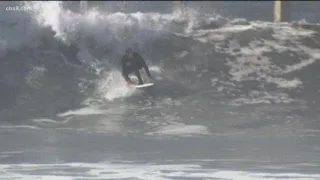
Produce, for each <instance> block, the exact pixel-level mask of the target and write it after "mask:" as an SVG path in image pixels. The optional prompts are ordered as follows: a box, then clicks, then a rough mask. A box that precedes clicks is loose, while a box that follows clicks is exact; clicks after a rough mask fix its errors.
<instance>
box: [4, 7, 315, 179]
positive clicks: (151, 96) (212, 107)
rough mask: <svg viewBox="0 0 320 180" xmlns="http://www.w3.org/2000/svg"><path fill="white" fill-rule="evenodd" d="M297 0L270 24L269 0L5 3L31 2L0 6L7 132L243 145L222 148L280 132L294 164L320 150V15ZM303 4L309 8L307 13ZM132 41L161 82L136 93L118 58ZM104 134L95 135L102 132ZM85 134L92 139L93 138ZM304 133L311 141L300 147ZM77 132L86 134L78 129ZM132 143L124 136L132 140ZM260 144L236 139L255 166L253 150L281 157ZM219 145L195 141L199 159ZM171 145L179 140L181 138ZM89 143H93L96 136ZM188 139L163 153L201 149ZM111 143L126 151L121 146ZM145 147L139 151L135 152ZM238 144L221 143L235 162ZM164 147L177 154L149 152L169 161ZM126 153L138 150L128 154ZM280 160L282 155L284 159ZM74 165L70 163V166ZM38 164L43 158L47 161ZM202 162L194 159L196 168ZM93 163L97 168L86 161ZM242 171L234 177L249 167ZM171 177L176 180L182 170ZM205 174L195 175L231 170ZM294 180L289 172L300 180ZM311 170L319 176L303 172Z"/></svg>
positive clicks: (287, 159)
mask: <svg viewBox="0 0 320 180" xmlns="http://www.w3.org/2000/svg"><path fill="white" fill-rule="evenodd" d="M292 3H293V6H292V8H293V9H294V10H293V13H292V21H290V22H289V23H281V24H275V23H272V22H271V21H272V17H271V15H270V14H271V12H272V9H273V4H272V2H271V1H270V2H250V4H248V3H247V2H243V3H242V4H241V5H240V3H234V2H209V1H208V2H201V3H198V2H188V3H187V4H188V6H187V7H185V8H179V7H178V6H173V5H172V3H171V2H142V1H141V2H92V3H89V5H88V6H87V8H84V7H85V6H83V5H82V6H80V5H79V3H78V2H72V1H70V2H56V1H52V2H51V1H46V2H1V3H0V6H1V7H8V6H16V5H17V6H24V7H28V8H29V10H28V11H0V13H1V14H0V23H1V26H0V87H1V88H0V99H1V101H0V131H1V132H2V131H10V132H12V133H17V134H22V133H24V132H25V131H27V130H30V131H32V132H33V131H35V132H37V133H40V135H39V134H37V135H35V137H41V136H43V135H46V133H44V134H42V133H43V132H44V131H50V132H51V131H52V130H56V131H57V134H58V132H60V131H62V132H64V131H69V130H70V133H71V132H72V133H78V132H85V133H92V132H93V133H97V134H99V133H102V134H107V136H109V135H110V136H113V135H119V136H127V135H129V136H131V135H133V136H139V137H140V136H142V137H148V138H151V139H153V138H154V139H156V140H159V139H166V138H169V137H170V138H173V139H174V138H191V139H192V138H201V137H202V138H209V139H210V138H211V137H212V138H213V139H215V138H217V139H218V140H216V141H215V143H218V144H219V143H222V147H223V148H227V149H228V148H230V149H232V147H233V146H232V145H230V146H229V145H226V146H223V142H222V141H223V140H225V139H224V138H230V139H237V138H244V139H246V140H248V139H250V140H252V141H255V140H256V139H259V140H260V141H262V142H265V141H263V140H265V139H267V138H275V139H278V138H280V139H282V140H283V141H282V140H279V142H285V143H284V144H285V145H287V146H288V147H292V148H291V149H288V148H287V146H285V145H283V146H281V145H280V144H281V143H278V141H275V142H274V143H275V144H274V147H278V145H279V146H281V147H283V148H279V152H281V153H282V155H283V158H284V159H285V160H283V161H285V162H282V163H279V164H287V165H288V169H290V168H291V164H290V163H291V161H290V160H292V159H290V158H291V156H289V155H292V154H295V153H301V152H302V151H303V152H308V153H309V152H310V153H311V154H312V153H314V154H315V152H319V146H316V147H317V148H318V149H317V150H316V149H315V150H310V151H309V150H308V149H303V148H306V146H304V145H306V144H308V143H310V144H319V143H316V142H318V141H316V140H314V139H312V138H311V137H318V136H319V131H320V123H319V121H318V119H319V113H318V111H319V108H318V107H319V105H320V103H319V100H320V98H319V97H320V96H319V89H320V83H319V79H320V71H319V70H318V69H319V67H320V64H319V59H320V50H319V48H320V34H319V32H320V26H319V24H317V23H318V22H317V21H318V19H317V18H318V17H319V12H318V10H317V9H313V8H311V7H310V6H312V7H315V6H314V5H310V2H309V5H305V4H307V3H302V2H292ZM298 7H299V8H301V10H300V11H298V10H297V9H298ZM213 9H214V10H215V11H214V12H213ZM303 9H304V10H303ZM299 12H309V13H305V16H304V18H305V19H302V18H300V16H299ZM239 17H244V18H239ZM301 19H302V20H301ZM129 46H130V47H133V48H134V50H135V51H137V52H139V53H140V54H141V55H142V56H143V57H144V58H145V60H146V62H147V64H149V65H150V69H151V73H152V74H153V75H154V76H155V79H156V80H155V85H154V86H153V87H151V88H146V89H143V90H136V89H132V88H129V87H127V86H126V83H125V82H124V80H123V78H122V77H121V73H120V72H119V68H120V66H119V64H120V58H121V56H122V55H123V53H124V51H125V49H126V48H127V47H129ZM142 74H143V76H145V74H144V73H142ZM74 131H77V132H74ZM49 134H50V133H49ZM57 134H55V135H52V134H51V135H52V137H50V138H53V139H50V138H49V137H48V138H49V139H50V140H51V141H50V143H53V144H54V145H52V146H53V147H56V146H60V145H61V146H63V145H64V144H65V145H67V144H68V142H67V139H68V137H64V135H63V133H62V134H60V135H57ZM97 134H96V135H95V136H97V138H99V137H100V136H99V135H97ZM82 135H83V134H82ZM17 136H18V135H17ZM60 136H61V137H63V138H61V139H60V140H61V142H64V143H62V144H59V143H56V144H55V142H56V141H57V139H54V138H58V137H60ZM83 136H84V137H83V138H84V139H85V138H88V137H89V135H88V137H87V136H85V135H83ZM8 137H9V136H8ZM287 137H290V138H292V139H293V140H292V139H290V140H288V139H286V138H287ZM301 137H310V138H311V139H308V142H305V141H304V142H303V143H302V141H303V140H301V139H300V138H301ZM69 138H71V137H69ZM72 138H75V139H77V137H76V136H75V137H74V136H72ZM72 138H71V139H72ZM117 138H118V137H117ZM219 138H222V139H223V140H222V141H220V140H219ZM263 138H265V139H263ZM111 139H112V138H111ZM244 139H242V140H239V141H241V142H242V141H244ZM262 139H263V140H262ZM0 140H1V138H0ZM291 140H292V141H291ZM71 141H73V140H70V142H71ZM78 141H79V142H80V140H78ZM92 141H95V140H92ZM110 141H112V142H113V141H116V140H110ZM127 141H129V140H127V139H126V138H124V139H121V142H123V143H124V144H126V143H127ZM135 141H137V144H139V142H140V140H135ZM159 141H160V140H159ZM248 141H249V140H248ZM260 141H259V142H260ZM41 142H42V141H41ZM57 142H58V141H57ZM59 142H60V141H59ZM101 142H104V140H103V139H101ZM192 142H193V141H192ZM208 142H210V143H211V140H208ZM246 142H247V141H246ZM259 142H256V143H252V144H250V143H248V148H247V149H246V148H241V147H243V146H242V145H241V144H239V142H238V141H237V143H238V145H237V146H236V149H239V147H240V151H241V150H242V151H241V152H238V153H239V154H241V158H244V159H245V160H243V161H246V162H248V164H250V163H251V160H248V158H249V157H248V155H247V154H246V153H245V152H246V151H247V150H249V152H251V153H252V154H253V156H254V157H253V158H256V159H259V160H261V162H262V161H263V162H266V164H267V165H270V164H268V163H267V161H268V162H269V159H268V158H270V156H271V155H272V154H271V155H270V154H268V152H264V151H258V150H255V149H250V147H255V146H260V145H261V144H259ZM295 142H298V143H295ZM16 143H18V142H16ZM43 143H44V144H45V143H47V142H43ZM147 143H148V142H147ZM150 143H151V142H150ZM210 143H209V144H210ZM277 143H278V144H277ZM286 143H288V144H286ZM290 143H292V144H290ZM300 143H302V146H299V145H301V144H300ZM304 143H306V144H304ZM106 144H107V143H106ZM178 144H179V143H178ZM195 144H197V143H195ZM209 144H206V143H203V142H202V143H201V146H204V147H207V148H204V149H202V150H199V149H196V147H193V149H192V148H191V149H192V150H195V151H197V152H198V154H199V157H200V155H203V156H205V158H210V157H211V155H212V154H211V153H212V152H211V151H210V149H213V148H214V147H213V145H212V147H211V145H209ZM297 144H298V145H297ZM308 145H309V144H308ZM8 146H9V145H8ZM170 146H171V147H176V146H175V143H172V142H171V141H170V142H169V143H168V147H170ZM196 146H197V145H196ZM261 146H262V145H261ZM296 146H299V148H300V149H299V148H296ZM87 147H88V148H89V147H90V148H91V144H87ZM93 147H94V146H93ZM116 147H118V146H116ZM153 147H155V148H160V149H161V148H163V147H158V146H157V145H154V144H152V146H150V148H151V149H152V148H153ZM181 147H184V146H183V145H182V144H181V146H179V147H178V145H177V148H176V149H175V150H174V149H170V148H169V150H168V149H163V152H168V154H170V153H169V152H171V151H170V150H172V151H173V152H174V153H173V154H171V155H172V156H174V155H177V156H178V157H181V158H187V157H190V156H193V155H194V153H193V152H191V150H190V151H187V150H186V152H187V153H186V154H179V152H178V149H179V148H180V150H181V151H182V150H184V149H185V148H181ZM198 147H199V146H198ZM263 147H264V148H265V149H268V148H269V147H268V146H267V145H264V146H263ZM63 148H64V147H63ZM63 148H62V149H63ZM90 148H89V149H90ZM119 149H121V147H120V146H119V147H118V150H119ZM91 150H92V151H94V150H95V149H91ZM112 150H114V152H115V153H116V152H117V151H118V150H117V148H115V149H112ZM140 150H141V149H139V148H138V147H137V148H136V149H135V152H136V153H138V152H139V151H140ZM17 151H19V153H18V154H23V153H24V151H22V150H21V152H20V150H17ZM141 151H144V149H143V150H141ZM146 151H147V150H146ZM150 151H151V150H150ZM154 151H156V150H154ZM298 151H299V152H298ZM228 152H231V150H230V151H227V150H225V151H224V150H223V149H221V152H220V154H221V156H224V155H225V159H228V160H226V162H225V163H226V164H228V162H230V161H231V160H230V159H229V158H230V156H231V157H234V159H237V157H236V156H234V155H232V153H231V154H228ZM26 153H30V152H29V151H28V152H27V151H26ZM61 153H62V154H63V153H64V152H61ZM99 153H100V152H97V156H95V157H96V158H97V159H99V158H100V159H101V158H103V157H105V156H102V155H101V154H100V155H101V157H100V155H99ZM146 153H149V152H146ZM150 153H156V152H150ZM224 153H226V154H228V155H226V154H224ZM98 155H99V156H98ZM162 155H163V156H166V155H167V154H165V153H164V154H161V153H160V154H158V156H157V155H154V156H153V155H150V156H148V157H150V158H151V159H153V158H154V159H157V160H159V159H161V157H162ZM286 155H288V156H286ZM304 155H305V156H301V157H297V159H295V160H296V161H294V162H292V164H294V163H297V164H299V163H304V162H308V163H310V164H311V165H310V167H311V166H312V167H316V166H319V161H320V160H318V161H317V160H314V159H312V158H311V159H308V158H310V157H311V156H309V155H310V154H309V155H308V154H304ZM4 156H6V157H7V154H5V153H4V155H3V157H4ZM61 156H62V155H61ZM66 156H67V155H66ZM194 156H197V157H190V158H189V159H192V158H194V159H197V158H199V157H198V155H194ZM239 156H240V155H239ZM6 157H4V158H3V159H5V158H6ZM8 157H9V155H8ZM10 157H11V155H10ZM19 157H20V156H19ZM21 157H22V158H24V157H26V158H27V157H28V155H25V156H24V155H21ZM81 157H82V156H81ZM98 157H99V158H98ZM126 157H128V158H129V159H130V158H131V157H132V156H131V155H130V154H127V156H126ZM168 157H170V155H169V156H168ZM276 157H277V156H275V157H274V158H273V160H274V161H273V162H274V163H277V158H276ZM295 157H296V156H295ZM303 157H306V158H305V159H303ZM313 157H314V158H315V157H316V156H313ZM1 158H2V156H0V159H1ZM43 158H49V159H48V162H51V160H52V159H50V158H54V157H53V156H50V157H49V156H47V155H43ZM61 158H63V157H61ZM92 158H93V157H92ZM246 158H247V159H246ZM299 158H302V159H299ZM71 159H72V158H71ZM75 159H76V158H75ZM133 159H134V158H133ZM187 159H188V158H187ZM231 159H232V158H231ZM234 159H233V160H234ZM249 159H250V158H249ZM5 160H7V159H5ZM309 160H312V162H311V161H309ZM313 160H314V161H313ZM7 161H8V163H9V162H10V160H7ZM249 161H250V162H249ZM270 161H272V160H270ZM25 162H28V158H27V159H26V160H23V163H22V166H23V167H21V169H23V168H26V167H27V166H28V165H25V164H24V163H25ZM69 162H72V160H70V161H68V162H67V161H65V164H68V163H69ZM34 163H35V164H36V165H37V166H38V164H42V163H43V162H34ZM163 163H165V162H163ZM184 163H185V162H181V164H182V165H185V164H184ZM199 163H200V162H195V164H197V167H198V165H199ZM312 163H313V164H312ZM191 164H193V162H192V163H191ZM200 164H201V163H200ZM73 165H74V164H73ZM73 165H70V167H71V166H73ZM91 165H92V166H93V165H95V164H94V163H93V164H90V163H89V164H88V166H90V167H91ZM202 165H203V164H202ZM229 165H230V164H228V165H226V166H228V167H229ZM264 165H265V164H264ZM267 165H266V166H267ZM300 165H301V164H300ZM300 165H299V167H300ZM39 166H40V165H39ZM74 166H76V165H74ZM110 166H111V165H110ZM185 166H187V165H185ZM199 166H200V165H199ZM203 166H206V165H203ZM239 166H241V163H239ZM279 166H280V165H279ZM289 166H290V167H289ZM293 166H294V165H292V167H293ZM297 166H298V165H297ZM301 166H303V165H301ZM8 167H9V166H5V167H4V166H3V167H2V168H3V169H6V168H8ZM219 167H220V166H217V168H219ZM230 167H231V165H230ZM94 168H95V167H94ZM94 168H93V169H94ZM130 168H131V167H130ZM155 168H156V169H157V168H158V169H159V172H160V170H162V169H163V167H162V166H161V167H158V166H156V165H155ZM9 169H10V168H9ZM182 169H183V168H182ZM195 169H197V168H195ZM236 169H237V168H236ZM262 169H263V168H262ZM191 170H192V168H191ZM191 170H190V171H191ZM182 171H184V170H181V172H182ZM186 171H187V170H186ZM204 171H205V170H203V171H199V174H201V173H202V172H204ZM240 171H241V169H240V170H239V171H237V172H235V174H237V175H239V174H241V172H240ZM244 171H246V172H247V170H244ZM139 172H140V171H139ZM141 172H142V171H141ZM143 172H144V171H143ZM221 172H223V173H225V172H229V171H228V170H226V171H224V170H221ZM286 172H287V171H286ZM291 172H298V170H293V171H291ZM291 172H288V173H289V174H290V173H291ZM102 173H103V172H102ZM108 173H109V172H108ZM117 173H118V171H117ZM170 173H172V177H173V176H175V175H174V174H175V173H179V172H171V171H170ZM217 173H218V171H217ZM18 174H19V173H18ZM195 174H196V173H195ZM199 174H198V176H196V175H193V176H191V175H190V176H188V175H185V177H186V178H192V177H199V178H201V177H203V178H205V177H207V178H209V177H217V178H218V177H221V176H219V175H217V174H214V175H212V176H210V175H199ZM242 175H243V176H246V177H253V176H254V177H256V176H259V177H260V176H262V175H261V174H260V175H256V174H248V175H246V174H242ZM8 176H9V175H8ZM122 176H123V178H129V177H133V176H131V175H130V176H129V175H128V176H126V175H121V177H122ZM138 176H139V175H137V176H136V177H137V178H138ZM165 176H166V175H164V174H162V172H161V176H160V175H159V176H152V177H159V178H162V177H163V178H165ZM279 176H280V175H279ZM294 176H295V175H294V174H290V177H293V178H294ZM297 176H298V175H297ZM119 177H120V176H119ZM150 177H151V176H150ZM239 177H240V175H239ZM273 177H275V178H277V177H278V176H277V175H274V176H273ZM301 177H304V175H301ZM308 177H309V178H312V177H313V175H310V176H308V175H306V176H305V178H308ZM146 179H148V177H147V178H146ZM235 179H236V178H235ZM261 179H263V178H262V177H261Z"/></svg>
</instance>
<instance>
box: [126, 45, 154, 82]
mask: <svg viewBox="0 0 320 180" xmlns="http://www.w3.org/2000/svg"><path fill="white" fill-rule="evenodd" d="M121 67H122V75H123V77H124V79H125V80H126V81H127V82H128V83H130V84H133V83H132V81H131V79H130V78H129V74H130V73H132V72H134V73H135V75H136V76H137V78H138V80H139V84H143V81H142V78H141V75H140V72H139V70H140V69H142V68H144V69H145V71H146V73H147V75H148V76H149V78H150V79H152V80H153V77H152V76H151V74H150V71H149V68H148V66H147V64H146V62H145V61H144V60H143V58H142V57H141V56H140V54H138V53H137V52H134V51H133V50H132V48H128V49H127V50H126V53H125V55H124V56H123V57H122V58H121Z"/></svg>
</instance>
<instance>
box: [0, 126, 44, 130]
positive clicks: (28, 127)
mask: <svg viewBox="0 0 320 180" xmlns="http://www.w3.org/2000/svg"><path fill="white" fill-rule="evenodd" d="M0 128H3V129H17V128H23V129H40V128H39V127H36V126H28V125H12V126H8V125H1V126H0Z"/></svg>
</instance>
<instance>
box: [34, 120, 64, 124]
mask: <svg viewBox="0 0 320 180" xmlns="http://www.w3.org/2000/svg"><path fill="white" fill-rule="evenodd" d="M32 121H33V122H35V123H39V124H45V125H48V124H65V123H67V122H68V121H69V119H67V120H65V121H56V120H53V119H32Z"/></svg>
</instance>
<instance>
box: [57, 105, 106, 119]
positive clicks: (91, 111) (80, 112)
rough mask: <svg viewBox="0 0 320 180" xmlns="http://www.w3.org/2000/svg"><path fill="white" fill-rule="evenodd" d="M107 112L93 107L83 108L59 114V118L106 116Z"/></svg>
mask: <svg viewBox="0 0 320 180" xmlns="http://www.w3.org/2000/svg"><path fill="white" fill-rule="evenodd" d="M107 112H108V110H101V109H97V108H95V107H85V108H81V109H77V110H70V111H67V112H65V113H61V114H59V115H58V116H59V117H65V116H70V115H78V116H86V115H95V114H106V113H107Z"/></svg>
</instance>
